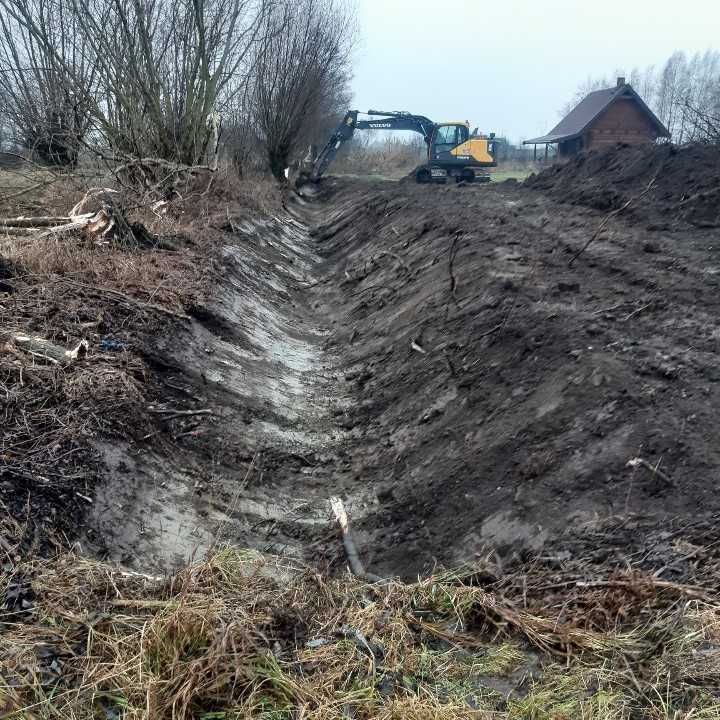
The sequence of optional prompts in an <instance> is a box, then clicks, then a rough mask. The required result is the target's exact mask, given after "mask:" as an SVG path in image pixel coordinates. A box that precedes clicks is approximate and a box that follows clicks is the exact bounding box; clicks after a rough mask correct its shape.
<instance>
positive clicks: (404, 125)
mask: <svg viewBox="0 0 720 720" xmlns="http://www.w3.org/2000/svg"><path fill="white" fill-rule="evenodd" d="M359 114H360V112H359V111H358V110H349V111H348V112H347V113H346V114H345V117H344V118H343V121H342V122H341V123H340V125H339V126H338V129H337V130H336V131H335V132H334V133H333V134H332V135H331V136H330V139H329V140H328V142H327V144H326V145H325V147H324V148H323V149H322V150H321V151H320V154H319V155H318V156H317V159H316V160H315V163H314V164H313V167H312V170H311V172H310V180H312V181H316V180H318V179H319V178H320V177H321V176H322V174H323V173H324V172H325V170H327V168H328V166H329V165H330V163H331V162H332V161H333V160H334V158H335V156H336V155H337V152H338V150H339V149H340V148H341V147H342V145H343V143H346V142H347V141H348V140H350V139H351V138H352V136H353V134H354V133H355V131H356V130H411V131H413V132H417V133H420V134H421V135H422V136H423V139H424V140H425V142H426V143H427V145H428V146H429V145H430V143H431V141H432V136H433V132H434V130H435V123H433V121H432V120H429V119H428V118H426V117H425V116H423V115H411V114H410V113H408V112H397V111H392V112H383V111H382V110H368V111H367V112H366V113H363V114H364V115H370V116H371V117H372V118H376V119H370V120H358V115H359Z"/></svg>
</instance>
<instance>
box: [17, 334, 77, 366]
mask: <svg viewBox="0 0 720 720" xmlns="http://www.w3.org/2000/svg"><path fill="white" fill-rule="evenodd" d="M13 342H14V343H15V345H16V346H17V347H19V348H21V349H22V350H25V351H26V352H28V353H30V354H31V355H32V356H34V357H37V358H42V359H43V360H48V361H49V362H51V363H53V364H55V365H64V364H67V363H71V362H73V361H74V360H77V359H78V357H80V356H82V355H84V354H85V353H86V352H87V350H88V342H87V340H81V341H80V343H78V345H77V347H75V348H74V349H73V350H66V349H65V348H64V347H62V346H61V345H55V344H54V343H51V342H50V341H49V340H46V339H45V338H41V337H33V336H30V335H14V336H13Z"/></svg>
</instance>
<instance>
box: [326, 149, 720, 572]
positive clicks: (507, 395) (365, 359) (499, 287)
mask: <svg viewBox="0 0 720 720" xmlns="http://www.w3.org/2000/svg"><path fill="white" fill-rule="evenodd" d="M618 152H620V151H618ZM664 152H666V153H668V158H669V160H670V161H671V160H672V159H673V158H674V157H675V155H674V154H672V153H670V151H669V150H664ZM610 157H612V154H611V155H610ZM615 157H616V158H619V157H620V155H616V156H615ZM636 157H637V158H640V157H644V156H641V155H640V154H638V155H637V156H636ZM652 157H653V158H656V157H657V156H656V155H655V154H653V156H652ZM646 160H647V158H646ZM617 162H620V160H619V159H618V160H617ZM647 167H650V165H649V164H648V163H646V169H645V171H644V172H643V173H639V172H638V175H637V178H636V179H635V181H634V184H633V182H631V181H630V180H629V179H627V180H626V184H627V187H628V188H630V190H629V191H630V192H631V191H632V188H634V187H637V186H640V187H641V186H642V185H643V183H644V182H645V178H646V176H647ZM570 171H571V169H568V170H567V172H570ZM629 175H630V172H629V170H628V172H627V174H626V178H629ZM589 184H590V185H592V183H589ZM610 184H612V183H610V181H609V180H608V185H610ZM576 185H579V186H581V187H580V188H579V189H578V192H580V190H582V185H583V183H581V182H580V181H579V180H578V181H576ZM554 192H555V191H554V190H553V189H552V188H551V192H550V194H551V195H553V194H554ZM588 192H589V191H588ZM325 202H326V212H328V215H329V221H328V222H326V223H324V224H321V225H320V226H319V227H318V228H317V230H316V232H315V234H314V236H315V238H316V240H317V243H318V247H319V248H320V249H321V252H322V253H323V255H324V256H325V258H326V264H325V267H324V272H325V273H327V276H328V277H329V278H334V280H332V281H330V282H327V283H326V284H323V285H322V286H321V289H320V290H319V292H318V295H319V296H320V299H321V301H322V312H323V313H325V314H327V316H329V317H331V318H333V320H334V328H335V330H334V333H333V335H332V337H331V339H330V343H329V346H330V348H332V349H333V350H334V351H335V352H337V353H338V354H339V355H340V356H341V358H342V364H341V369H342V371H343V377H344V379H345V381H346V382H347V383H348V386H349V390H350V393H351V395H352V396H353V397H354V398H355V402H354V403H353V404H352V406H350V407H348V408H347V410H346V412H345V414H344V422H345V426H346V427H348V428H349V429H350V439H349V441H348V444H347V445H346V448H345V450H346V453H347V456H348V460H347V462H345V463H344V464H341V465H340V466H338V467H337V469H336V472H335V474H334V481H335V483H336V484H338V485H340V486H341V487H342V488H343V490H344V491H345V492H346V493H347V494H348V495H349V496H352V494H355V496H356V497H358V496H359V494H360V488H362V490H363V494H364V497H363V498H362V500H361V502H360V503H359V504H357V505H356V514H357V516H358V522H357V528H358V531H359V532H362V533H363V541H364V546H365V548H366V550H367V551H368V552H369V553H370V554H369V558H370V559H371V560H372V562H373V563H375V564H376V565H375V567H377V568H379V570H380V571H381V572H393V571H394V572H402V573H403V574H412V573H413V572H416V571H418V570H423V569H426V567H427V564H428V563H432V562H434V561H441V562H443V563H449V564H452V563H456V562H460V561H463V560H467V559H469V558H471V557H473V556H475V555H476V554H482V553H484V552H487V551H488V550H495V551H497V552H499V553H500V554H501V555H502V556H504V557H506V558H510V557H512V556H513V555H515V554H519V555H523V554H524V553H534V552H537V551H539V550H540V549H541V548H542V547H543V545H545V544H547V543H550V544H553V545H554V546H555V547H556V548H557V547H562V545H563V540H562V538H564V537H565V536H566V533H567V531H568V530H571V529H573V528H577V527H581V526H583V525H586V524H587V523H591V524H592V523H595V522H597V521H598V520H599V519H602V518H608V517H611V516H620V517H624V518H626V519H627V518H630V517H632V516H633V515H635V514H641V515H649V516H651V517H652V518H653V520H652V521H651V522H650V526H654V527H658V526H662V525H664V524H665V523H666V522H668V519H669V518H671V517H675V516H677V517H679V518H681V520H680V525H681V526H682V525H683V519H684V521H685V522H686V521H688V520H689V519H691V518H694V517H696V516H699V515H703V514H706V515H708V516H710V515H712V513H713V512H717V510H718V509H720V507H719V504H718V502H717V500H716V490H715V483H714V481H711V480H710V478H711V477H714V475H715V474H716V472H717V468H718V467H719V466H720V454H718V450H717V446H716V442H715V437H716V434H717V421H716V410H717V408H718V405H719V404H720V386H719V385H718V382H719V381H720V374H718V370H717V367H718V365H717V338H718V337H720V324H718V320H717V318H718V313H719V311H720V307H718V294H717V290H718V281H717V277H716V275H715V274H713V273H709V272H708V266H709V264H712V263H713V262H714V260H713V258H714V255H715V253H716V252H717V249H716V248H717V238H714V237H713V236H712V234H710V231H707V230H703V231H699V230H692V231H688V230H686V231H682V232H681V231H678V232H677V233H675V234H673V235H672V236H670V235H663V236H661V237H658V235H657V233H652V235H651V234H649V233H648V231H647V230H646V228H645V226H644V225H638V224H636V223H633V222H627V221H622V220H618V221H617V223H616V224H615V225H613V226H612V229H613V233H612V236H609V237H608V238H605V239H601V240H598V241H597V242H596V243H594V244H593V245H591V246H590V248H589V249H588V250H587V251H586V254H585V255H584V256H583V260H582V261H581V262H579V263H578V264H577V265H574V266H573V267H572V268H569V267H568V260H569V258H570V257H572V254H573V253H574V252H575V251H576V250H577V249H578V248H579V247H580V246H581V245H582V244H584V241H585V240H586V239H587V238H588V236H590V235H592V233H593V231H594V230H595V228H596V227H597V226H598V225H599V223H600V222H601V221H602V219H603V217H604V216H603V215H602V214H597V213H595V212H592V211H590V210H587V209H578V208H577V207H573V206H571V205H567V204H565V205H563V204H559V203H557V202H556V201H555V200H554V198H552V197H551V198H548V196H547V195H545V194H539V193H531V192H528V190H527V189H526V188H523V187H512V186H505V185H502V186H496V187H487V188H482V187H477V188H476V187H467V188H463V187H455V186H452V187H445V188H438V187H423V186H412V185H390V184H386V185H382V186H380V185H378V186H376V187H375V188H370V189H368V188H367V186H365V190H364V191H361V189H360V188H359V187H358V186H357V185H355V186H352V185H343V184H342V183H339V182H336V183H335V184H334V185H331V186H330V187H329V189H328V197H327V198H326V200H325ZM653 212H654V210H653ZM637 457H641V458H642V460H643V462H642V463H639V464H638V463H632V462H631V461H633V460H634V459H635V458H637ZM629 463H630V464H629ZM658 463H660V466H659V469H660V472H655V471H654V468H655V466H656V465H657V464H658ZM663 469H664V470H663ZM358 499H360V498H358ZM362 503H364V508H365V509H362V508H363V504H362ZM643 527H647V526H643ZM613 542H614V541H613V540H612V539H609V540H608V544H609V545H612V544H613ZM607 554H608V553H607V552H606V553H605V555H606V556H607ZM610 554H612V553H610Z"/></svg>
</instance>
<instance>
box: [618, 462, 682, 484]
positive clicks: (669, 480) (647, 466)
mask: <svg viewBox="0 0 720 720" xmlns="http://www.w3.org/2000/svg"><path fill="white" fill-rule="evenodd" d="M658 464H659V463H658ZM627 466H628V467H631V468H636V467H644V468H645V469H646V470H649V471H650V472H651V473H652V474H653V475H656V476H657V477H659V478H660V479H661V480H662V481H663V482H664V483H665V484H666V485H675V483H674V482H673V480H672V478H670V477H668V475H666V474H665V473H664V472H663V471H662V470H660V468H658V467H657V466H655V465H653V464H652V463H649V462H648V461H647V460H645V459H644V458H640V457H637V458H632V459H631V460H628V462H627Z"/></svg>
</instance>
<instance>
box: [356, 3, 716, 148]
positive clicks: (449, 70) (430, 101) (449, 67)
mask: <svg viewBox="0 0 720 720" xmlns="http://www.w3.org/2000/svg"><path fill="white" fill-rule="evenodd" d="M357 2H358V7H359V14H360V41H359V46H358V49H357V52H356V58H357V62H356V69H355V78H354V81H353V89H354V92H355V99H354V102H353V105H354V108H355V109H358V110H367V109H369V108H374V109H380V110H409V111H410V112H414V113H418V114H423V115H427V116H428V117H430V119H431V120H434V121H436V122H441V121H444V120H469V121H470V123H471V126H472V127H475V126H479V127H480V130H481V131H484V132H496V133H498V134H505V135H508V136H509V137H510V138H512V139H513V140H522V139H526V138H529V137H533V136H537V135H542V134H544V133H545V132H547V131H548V130H550V129H551V127H552V126H553V125H555V124H556V122H557V121H558V119H559V111H560V109H561V108H562V107H563V106H564V105H565V103H567V102H568V100H569V99H570V98H571V97H572V96H573V93H574V91H575V89H576V88H577V86H578V85H580V84H581V83H582V82H583V81H584V80H585V79H587V77H588V76H597V75H610V74H612V73H613V72H614V71H615V69H616V68H623V69H625V70H626V71H627V73H628V74H629V73H630V70H631V69H632V68H633V67H635V66H638V67H643V68H644V67H646V66H647V65H650V64H657V65H660V64H662V63H663V62H664V61H665V60H666V59H667V57H668V56H669V55H670V54H671V53H672V52H674V51H675V50H685V51H687V52H689V53H694V52H696V51H704V50H707V49H709V48H715V49H720V0H683V1H682V2H677V1H676V0H673V2H669V0H653V1H652V2H651V1H650V0H624V1H621V0H602V2H594V1H592V2H591V1H590V0H488V1H487V2H485V1H484V0H357Z"/></svg>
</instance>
